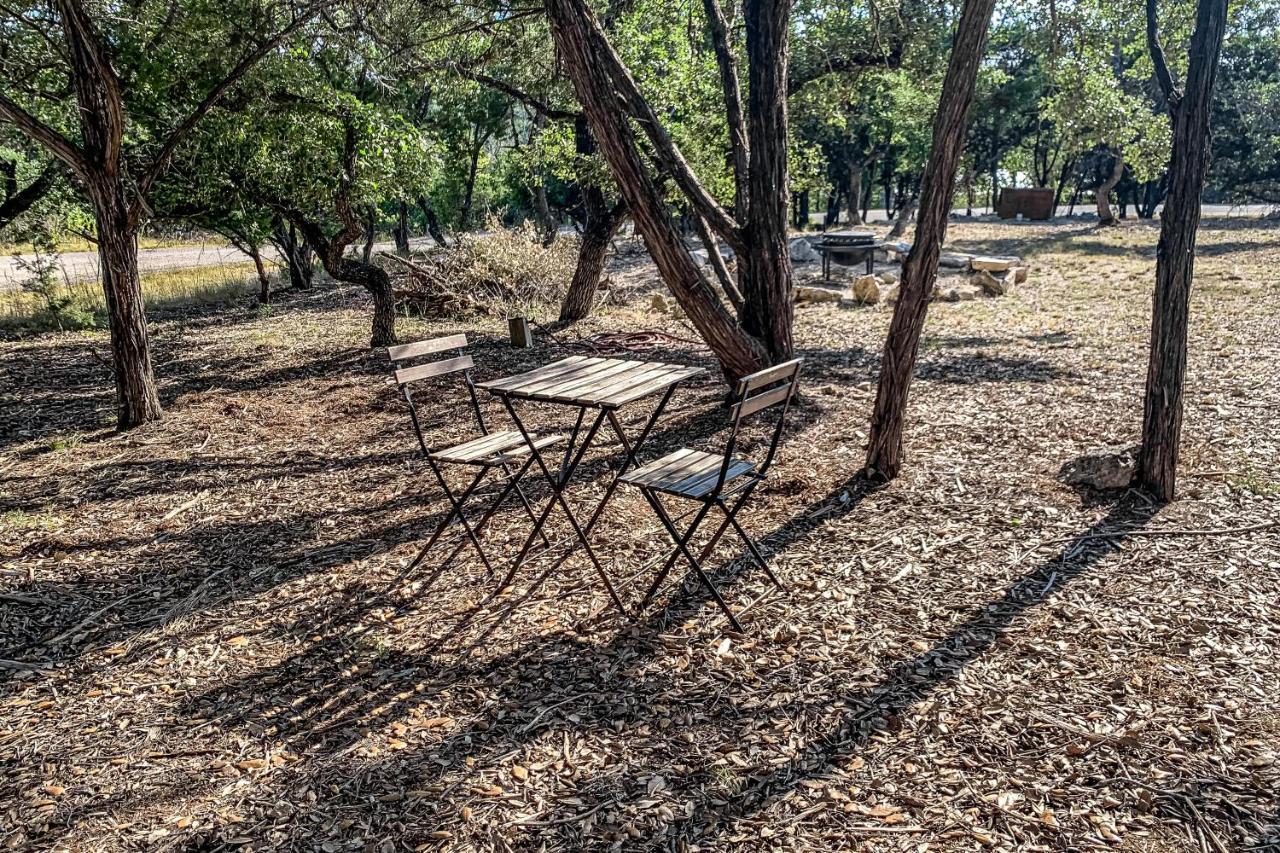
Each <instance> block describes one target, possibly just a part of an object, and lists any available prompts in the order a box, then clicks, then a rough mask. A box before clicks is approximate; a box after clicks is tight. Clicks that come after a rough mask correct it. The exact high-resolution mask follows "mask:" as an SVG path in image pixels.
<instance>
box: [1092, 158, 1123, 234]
mask: <svg viewBox="0 0 1280 853" xmlns="http://www.w3.org/2000/svg"><path fill="white" fill-rule="evenodd" d="M1114 158H1115V163H1114V165H1112V167H1111V177H1109V178H1107V180H1106V181H1105V182H1103V184H1102V185H1101V186H1099V187H1098V189H1097V191H1096V193H1095V195H1096V198H1097V204H1098V224H1099V225H1115V224H1116V215H1115V214H1114V213H1112V211H1111V191H1112V190H1113V189H1115V188H1116V184H1118V183H1120V179H1121V178H1123V177H1124V153H1123V152H1122V151H1120V149H1118V148H1117V149H1116V151H1115V153H1114Z"/></svg>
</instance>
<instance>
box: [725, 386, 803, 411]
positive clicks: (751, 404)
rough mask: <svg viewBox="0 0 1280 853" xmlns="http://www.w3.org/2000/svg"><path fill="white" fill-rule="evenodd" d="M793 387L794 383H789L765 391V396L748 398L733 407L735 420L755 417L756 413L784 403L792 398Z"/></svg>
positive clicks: (758, 395)
mask: <svg viewBox="0 0 1280 853" xmlns="http://www.w3.org/2000/svg"><path fill="white" fill-rule="evenodd" d="M793 387H794V386H793V385H792V383H790V382H788V383H787V384H786V385H783V386H782V387H781V388H774V389H773V390H772V391H765V392H764V393H763V394H756V395H755V396H754V397H747V398H746V399H744V400H743V401H742V402H741V403H738V404H737V405H735V406H734V407H733V418H734V420H738V419H740V418H745V417H749V416H751V415H754V414H755V413H756V412H759V411H761V410H763V409H767V408H769V407H770V406H775V405H777V404H778V403H781V402H783V401H784V400H786V399H787V398H788V397H790V396H791V391H792V390H793Z"/></svg>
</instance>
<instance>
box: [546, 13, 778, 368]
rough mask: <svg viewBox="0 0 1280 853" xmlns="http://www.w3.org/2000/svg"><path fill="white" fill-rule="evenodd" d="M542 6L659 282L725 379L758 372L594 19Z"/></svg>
mask: <svg viewBox="0 0 1280 853" xmlns="http://www.w3.org/2000/svg"><path fill="white" fill-rule="evenodd" d="M545 5H546V9H547V18H548V21H549V22H550V24H551V32H552V35H553V36H554V38H555V42H556V47H557V49H558V51H559V54H560V57H561V59H562V61H563V63H564V68H565V71H566V73H567V74H568V76H569V78H570V79H571V80H572V82H573V87H574V90H575V92H576V93H577V96H578V101H579V102H580V103H581V104H582V106H583V110H584V111H585V113H586V115H587V119H588V121H589V122H590V125H591V132H592V136H593V137H594V138H595V140H596V144H597V145H598V146H599V148H600V152H601V154H603V155H604V158H605V160H606V161H607V162H608V163H609V166H610V169H611V171H612V172H613V175H614V178H615V180H616V181H617V184H618V188H619V191H620V192H621V194H622V196H623V199H624V200H625V201H626V203H627V206H628V208H629V210H630V212H631V216H632V219H633V220H634V221H635V223H636V228H637V230H639V231H640V233H641V234H642V235H643V236H644V240H645V245H646V246H647V248H648V250H649V254H650V256H651V257H652V258H653V260H654V263H655V264H656V265H657V267H658V271H659V272H660V273H661V275H662V278H663V280H664V281H665V282H666V283H667V286H668V287H669V288H670V289H671V292H672V294H673V295H674V296H675V298H676V300H677V301H678V302H679V303H680V306H681V307H682V308H683V309H684V311H685V313H686V314H687V315H688V316H689V319H690V320H691V321H692V322H693V324H694V326H695V327H696V328H697V329H698V332H699V334H700V335H701V336H702V338H703V340H705V341H706V342H707V345H708V346H710V347H711V350H712V351H713V352H714V353H715V354H716V356H717V358H718V359H719V360H720V364H721V367H722V369H723V370H724V372H725V374H726V375H727V376H729V377H731V378H736V377H739V376H743V375H745V374H747V373H750V372H752V371H754V370H757V369H759V368H761V367H764V366H765V364H767V354H766V349H765V347H764V346H763V345H762V343H761V342H760V341H759V340H757V339H755V338H753V336H751V335H749V334H747V333H746V332H744V331H743V329H742V328H741V327H739V326H738V324H737V323H736V322H735V321H734V318H733V317H732V315H730V314H729V312H728V310H727V309H726V308H725V306H724V304H723V303H721V301H720V299H719V297H718V296H716V294H715V291H714V290H713V289H712V287H711V284H710V282H708V281H707V279H706V278H705V276H704V275H703V274H702V271H701V270H700V269H699V268H698V265H697V264H696V263H695V262H694V260H693V257H692V256H691V255H690V253H689V249H688V247H687V246H686V245H685V243H684V240H683V239H682V238H681V236H680V233H679V231H678V230H677V229H676V227H675V225H674V223H673V222H672V219H671V216H670V215H669V211H668V210H667V206H666V202H665V200H664V198H663V194H662V193H661V191H660V190H659V189H658V186H657V185H656V184H655V183H654V180H653V178H652V176H651V175H650V173H649V169H648V163H647V160H646V158H645V157H644V156H643V155H642V154H641V151H640V148H639V144H638V140H637V139H636V136H635V130H634V127H633V125H632V123H631V120H630V118H629V117H628V115H627V114H625V113H624V112H623V111H622V110H621V109H620V106H619V101H618V97H617V89H616V88H615V86H614V80H613V79H612V78H611V77H610V74H609V68H610V67H611V65H612V63H611V60H612V59H613V57H610V56H609V55H608V51H609V47H608V44H607V41H605V40H604V39H605V36H604V33H603V31H601V29H600V25H599V22H598V21H596V19H595V15H594V13H592V12H591V10H590V8H589V7H588V6H587V4H586V3H585V2H584V0H546V2H545ZM783 133H785V127H784V128H783ZM783 200H784V201H785V187H784V195H783ZM784 209H785V208H784Z"/></svg>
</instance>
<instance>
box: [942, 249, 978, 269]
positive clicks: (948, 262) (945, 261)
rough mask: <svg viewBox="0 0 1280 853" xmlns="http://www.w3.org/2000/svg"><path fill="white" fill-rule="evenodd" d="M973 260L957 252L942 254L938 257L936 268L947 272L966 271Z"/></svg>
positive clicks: (970, 256) (969, 256) (971, 256)
mask: <svg viewBox="0 0 1280 853" xmlns="http://www.w3.org/2000/svg"><path fill="white" fill-rule="evenodd" d="M972 260H973V255H964V254H960V253H958V252H944V253H943V254H942V255H940V256H939V257H938V266H940V267H942V268H943V269H949V270H967V269H969V262H970V261H972Z"/></svg>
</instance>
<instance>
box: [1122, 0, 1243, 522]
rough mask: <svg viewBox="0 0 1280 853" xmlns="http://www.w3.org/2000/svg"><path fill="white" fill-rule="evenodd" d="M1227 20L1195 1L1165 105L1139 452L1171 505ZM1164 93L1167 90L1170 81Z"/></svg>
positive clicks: (1141, 473) (1223, 2)
mask: <svg viewBox="0 0 1280 853" xmlns="http://www.w3.org/2000/svg"><path fill="white" fill-rule="evenodd" d="M1154 14H1155V3H1154V0H1148V16H1149V26H1148V39H1149V41H1150V42H1151V47H1152V51H1153V53H1154V52H1157V51H1159V52H1160V53H1161V54H1162V53H1163V52H1162V51H1161V50H1160V49H1159V42H1158V40H1157V38H1156V36H1155V32H1154V26H1155V24H1154ZM1226 18H1227V0H1199V4H1198V7H1197V11H1196V28H1195V33H1194V34H1193V35H1192V37H1191V50H1190V56H1191V61H1190V65H1189V66H1188V69H1187V85H1186V93H1185V94H1182V95H1181V97H1176V93H1174V94H1175V97H1172V98H1171V100H1170V107H1171V110H1172V114H1173V157H1172V159H1171V160H1170V163H1169V196H1168V200H1167V201H1166V202H1165V207H1164V214H1163V215H1162V216H1161V219H1160V243H1159V247H1158V249H1157V254H1156V290H1155V298H1154V299H1153V301H1152V306H1151V356H1150V360H1149V362H1148V366H1147V387H1146V399H1145V403H1144V407H1143V419H1142V445H1141V447H1140V449H1139V452H1138V479H1139V482H1140V483H1141V484H1142V485H1143V487H1144V488H1146V489H1147V490H1149V491H1150V492H1151V493H1152V494H1153V495H1154V496H1155V497H1156V499H1157V500H1160V501H1170V500H1173V497H1174V494H1175V485H1176V481H1177V469H1178V448H1179V443H1180V440H1181V433H1182V391H1183V383H1184V381H1185V378H1186V371H1187V320H1188V315H1189V313H1190V301H1191V280H1192V276H1193V274H1194V272H1195V258H1196V232H1197V230H1198V229H1199V227H1200V194H1201V192H1202V190H1203V189H1204V178H1205V172H1206V171H1207V170H1208V167H1209V118H1210V111H1211V107H1212V102H1213V89H1214V84H1215V82H1216V78H1217V73H1218V60H1219V57H1220V56H1221V53H1222V40H1223V34H1224V32H1225V30H1226ZM1162 64H1163V62H1162V61H1159V62H1157V65H1162ZM1169 88H1170V91H1173V90H1172V83H1171V80H1170V83H1169Z"/></svg>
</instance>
